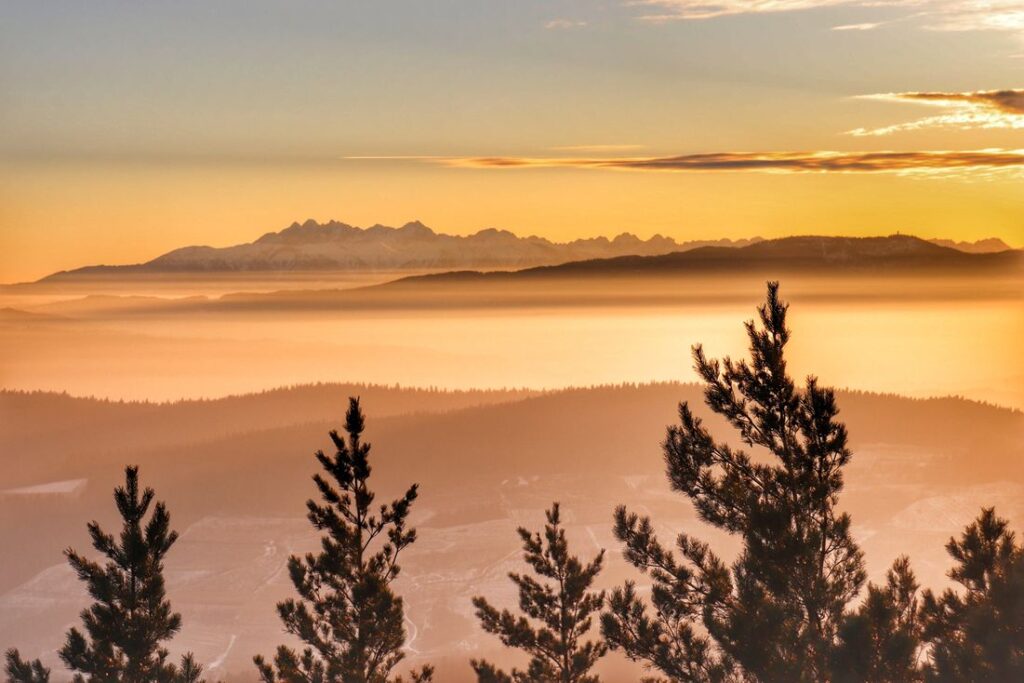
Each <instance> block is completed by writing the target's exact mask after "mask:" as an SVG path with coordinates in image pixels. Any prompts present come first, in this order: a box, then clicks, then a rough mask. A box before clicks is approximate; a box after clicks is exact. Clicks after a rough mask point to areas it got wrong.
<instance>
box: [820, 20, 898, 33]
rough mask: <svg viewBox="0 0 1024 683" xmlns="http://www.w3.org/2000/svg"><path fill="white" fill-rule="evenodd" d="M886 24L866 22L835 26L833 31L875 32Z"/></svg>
mask: <svg viewBox="0 0 1024 683" xmlns="http://www.w3.org/2000/svg"><path fill="white" fill-rule="evenodd" d="M884 23H885V22H882V21H875V22H865V23H863V24H842V25H841V26H833V27H832V30H833V31H873V30H875V29H876V28H878V27H879V26H881V25H883V24H884Z"/></svg>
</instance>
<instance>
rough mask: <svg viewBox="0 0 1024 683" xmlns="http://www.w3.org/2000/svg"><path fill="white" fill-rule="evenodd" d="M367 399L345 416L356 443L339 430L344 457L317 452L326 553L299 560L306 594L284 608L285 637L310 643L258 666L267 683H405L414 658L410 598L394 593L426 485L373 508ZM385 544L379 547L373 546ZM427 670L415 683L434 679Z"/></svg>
mask: <svg viewBox="0 0 1024 683" xmlns="http://www.w3.org/2000/svg"><path fill="white" fill-rule="evenodd" d="M364 426H365V421H364V418H363V412H362V410H361V409H360V407H359V399H357V398H352V399H349V407H348V413H347V414H346V416H345V432H346V433H347V435H348V440H347V441H346V440H345V438H343V437H342V436H340V435H339V434H338V432H336V431H332V432H331V434H330V436H331V440H332V441H333V442H334V446H335V449H336V452H335V454H334V455H333V456H328V455H325V454H324V452H323V451H318V452H317V453H316V459H317V460H318V461H319V462H320V465H321V466H322V467H323V469H324V471H325V472H326V473H327V474H328V475H330V480H328V479H327V478H325V477H324V476H322V475H320V474H317V475H315V476H314V477H313V481H315V482H316V486H317V488H318V489H319V491H320V496H321V498H322V499H323V503H318V502H317V501H315V500H309V501H308V502H307V503H306V507H307V508H308V514H307V517H308V519H309V521H310V523H312V524H313V526H314V527H316V529H317V530H318V531H322V532H326V534H325V535H324V536H323V537H322V539H321V550H320V552H319V553H318V554H313V553H309V554H307V555H306V556H305V557H304V558H300V557H297V556H292V557H291V558H290V559H289V561H288V571H289V574H290V575H291V580H292V583H293V584H294V585H295V590H296V591H297V592H298V594H299V598H300V599H299V600H294V599H289V600H285V601H284V602H281V603H279V604H278V605H277V611H278V614H279V615H280V617H281V621H282V622H283V623H284V628H285V631H287V632H288V633H290V634H292V635H294V636H296V637H298V638H299V639H300V640H302V641H303V642H304V643H305V644H306V647H305V648H304V649H303V651H302V652H301V653H298V652H296V651H295V650H293V649H291V648H289V647H286V646H284V645H282V646H280V647H278V649H277V653H276V655H275V656H274V662H273V664H270V663H268V662H267V661H265V660H264V659H263V657H261V656H256V657H255V658H254V661H255V663H256V667H257V669H258V670H259V673H260V676H261V678H262V680H263V681H265V683H392V682H394V683H397V682H400V681H401V680H402V679H401V678H400V677H399V678H391V671H392V670H393V669H394V668H395V666H396V665H397V664H398V663H399V662H400V661H401V660H402V659H403V658H404V657H405V654H404V652H402V647H403V646H404V644H405V638H406V633H405V626H404V624H403V621H404V618H405V616H404V615H405V613H404V609H403V604H402V598H401V597H399V596H398V595H397V594H396V593H395V592H394V591H393V590H392V588H391V583H392V582H393V581H394V580H395V578H396V577H397V576H398V573H399V565H398V556H399V553H401V552H402V550H404V549H405V548H407V547H408V546H409V545H411V544H412V543H413V542H414V541H415V540H416V531H415V529H408V528H406V521H407V518H408V516H409V510H410V508H411V506H412V503H413V501H415V500H416V496H417V486H416V484H413V485H412V486H411V487H410V488H409V490H408V491H406V493H405V495H404V496H403V497H401V498H399V499H397V500H395V501H393V502H392V503H391V504H390V505H381V506H380V508H379V511H378V512H377V513H375V512H374V509H373V501H374V497H375V496H374V493H373V492H372V491H371V490H370V488H369V485H368V481H369V478H370V472H371V468H370V462H369V454H370V444H369V443H364V442H363V441H362V438H361V437H362V433H363V429H364ZM374 548H376V550H374ZM432 675H433V669H432V668H431V667H430V666H424V667H423V668H422V669H420V670H418V671H414V672H413V673H412V674H411V678H412V681H413V682H414V683H424V682H426V681H430V680H431V679H432Z"/></svg>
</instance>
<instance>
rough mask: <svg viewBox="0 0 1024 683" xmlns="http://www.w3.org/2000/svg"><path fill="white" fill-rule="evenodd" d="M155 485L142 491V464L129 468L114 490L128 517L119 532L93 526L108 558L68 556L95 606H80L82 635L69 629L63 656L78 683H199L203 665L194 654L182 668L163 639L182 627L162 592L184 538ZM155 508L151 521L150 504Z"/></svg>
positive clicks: (97, 542)
mask: <svg viewBox="0 0 1024 683" xmlns="http://www.w3.org/2000/svg"><path fill="white" fill-rule="evenodd" d="M154 496H155V494H154V492H153V489H151V488H146V489H145V490H142V491H140V489H139V470H138V468H137V467H128V468H126V469H125V485H124V486H119V487H117V489H115V490H114V501H115V503H116V504H117V510H118V512H119V513H120V515H121V518H122V520H123V525H122V527H121V533H120V536H119V537H117V538H115V537H114V536H113V535H111V534H107V533H104V532H103V530H102V529H101V528H100V526H99V524H98V523H96V522H91V523H90V524H89V525H88V529H89V535H90V536H91V537H92V545H93V547H94V548H95V549H96V550H97V551H99V553H100V554H101V555H103V556H104V557H106V558H107V562H106V563H105V564H102V565H101V564H99V563H97V562H93V561H92V560H89V559H87V558H85V557H83V556H82V555H79V554H78V553H76V552H75V551H74V550H71V549H68V550H67V551H65V555H66V556H67V558H68V563H69V564H70V565H71V566H72V567H73V568H74V570H75V572H76V573H77V574H78V578H79V579H81V580H82V581H84V582H85V583H86V586H87V587H88V591H89V595H90V597H92V599H93V600H94V602H93V604H92V605H90V606H89V607H88V608H87V609H85V610H83V611H82V614H81V619H82V626H83V628H84V631H85V632H84V633H83V632H82V631H79V630H78V629H77V628H72V629H71V630H69V631H68V634H67V638H66V641H65V644H64V647H63V648H62V649H61V650H60V652H59V654H60V658H61V659H62V660H63V661H64V663H65V664H66V665H67V666H68V668H69V669H71V670H72V671H74V672H76V673H75V676H74V681H75V682H76V683H197V681H199V678H200V674H201V671H202V668H201V667H200V666H199V665H198V664H196V663H195V660H193V658H192V656H191V654H188V655H185V656H184V657H183V658H182V660H181V665H180V666H176V665H174V664H172V663H169V662H168V661H167V658H168V652H167V650H166V649H165V648H164V647H163V645H162V644H163V643H164V642H166V641H168V640H170V639H171V638H172V637H174V635H175V634H176V633H177V632H178V630H179V629H180V628H181V615H179V614H176V613H174V612H172V611H171V603H170V602H169V601H168V600H167V596H166V592H165V589H164V577H163V568H164V557H166V555H167V552H168V551H169V550H170V549H171V546H173V545H174V542H175V541H177V540H178V534H177V532H175V531H172V530H171V528H170V523H171V518H170V514H168V512H167V508H166V507H165V506H164V504H163V503H162V502H157V503H156V505H153V498H154ZM151 506H152V507H153V513H152V515H150V516H149V520H148V521H146V515H147V514H148V513H149V509H150V507H151Z"/></svg>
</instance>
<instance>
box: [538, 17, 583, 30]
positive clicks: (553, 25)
mask: <svg viewBox="0 0 1024 683" xmlns="http://www.w3.org/2000/svg"><path fill="white" fill-rule="evenodd" d="M586 25H587V22H585V21H583V20H581V19H564V18H560V19H552V20H551V21H547V22H544V28H546V29H547V30H549V31H566V30H569V29H574V28H583V27H585V26H586Z"/></svg>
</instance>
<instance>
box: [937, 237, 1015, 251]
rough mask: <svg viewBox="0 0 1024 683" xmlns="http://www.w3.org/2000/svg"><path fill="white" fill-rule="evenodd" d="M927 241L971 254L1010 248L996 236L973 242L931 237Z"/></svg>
mask: <svg viewBox="0 0 1024 683" xmlns="http://www.w3.org/2000/svg"><path fill="white" fill-rule="evenodd" d="M929 242H932V243H934V244H938V245H939V246H940V247H952V248H953V249H959V250H960V251H966V252H968V253H971V254H990V253H992V252H995V251H1006V250H1007V249H1011V248H1012V247H1010V245H1009V244H1007V243H1006V242H1004V241H1002V240H1001V239H999V238H998V237H989V238H987V239H983V240H977V241H975V242H958V241H956V240H943V239H933V240H929Z"/></svg>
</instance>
